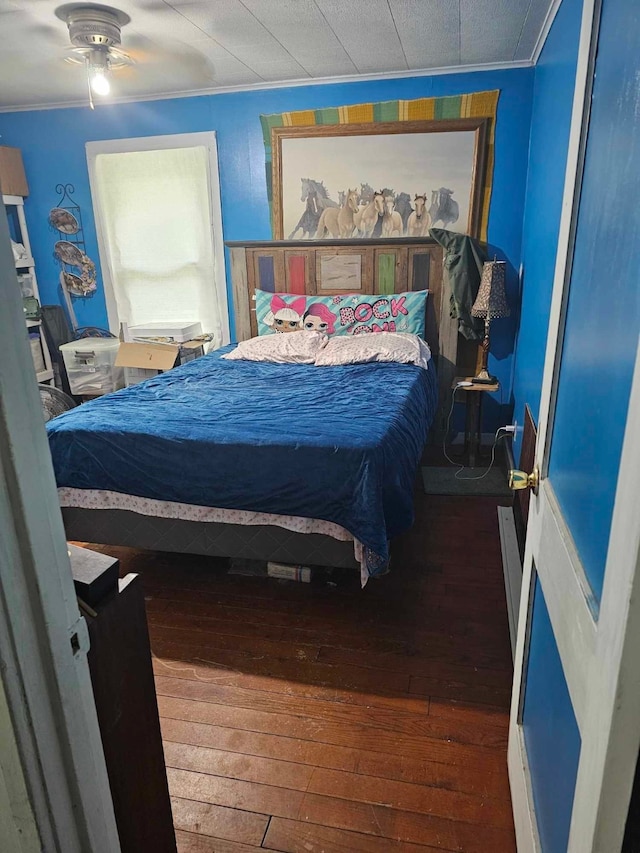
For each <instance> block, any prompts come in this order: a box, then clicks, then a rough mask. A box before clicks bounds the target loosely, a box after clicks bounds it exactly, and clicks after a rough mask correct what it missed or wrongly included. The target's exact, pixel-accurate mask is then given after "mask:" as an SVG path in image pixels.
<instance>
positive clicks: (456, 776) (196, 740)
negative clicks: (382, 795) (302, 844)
mask: <svg viewBox="0 0 640 853" xmlns="http://www.w3.org/2000/svg"><path fill="white" fill-rule="evenodd" d="M161 724H162V733H163V737H164V738H165V741H171V742H174V743H177V744H182V745H190V746H200V747H202V748H217V749H218V750H223V751H227V752H232V753H239V754H241V755H248V756H254V755H255V756H257V757H259V758H274V759H276V760H283V761H290V762H293V763H299V764H306V765H309V766H311V767H325V768H327V769H328V770H344V771H346V772H348V773H358V774H361V775H364V776H375V777H376V778H379V779H395V780H398V781H399V782H413V783H415V784H420V785H432V786H435V787H438V788H447V789H449V790H452V791H462V792H466V793H469V794H479V795H481V796H492V797H497V798H502V799H506V800H508V799H509V783H508V780H507V777H506V774H505V773H504V767H503V766H502V765H500V766H498V767H496V768H495V769H494V770H493V771H491V770H490V768H489V767H488V766H487V765H486V764H484V763H480V762H479V763H478V766H477V767H475V768H474V767H473V766H472V765H470V764H468V763H463V764H461V765H457V766H456V765H451V764H442V763H438V762H433V761H428V760H427V759H425V758H424V757H419V758H416V757H409V756H403V755H390V754H388V753H382V752H375V751H371V750H364V749H355V748H353V747H342V746H335V745H333V744H326V743H313V742H311V741H301V740H299V739H297V738H291V737H281V736H279V735H270V734H263V733H261V732H250V731H245V730H243V729H231V728H224V727H222V726H209V725H205V724H202V723H190V722H185V721H183V720H172V719H170V718H163V719H162V720H161ZM184 769H189V768H184Z"/></svg>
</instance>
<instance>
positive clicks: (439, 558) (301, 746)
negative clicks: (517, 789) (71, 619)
mask: <svg viewBox="0 0 640 853" xmlns="http://www.w3.org/2000/svg"><path fill="white" fill-rule="evenodd" d="M427 455H428V454H427ZM436 455H437V454H436ZM415 503H416V523H415V525H414V526H413V528H412V529H411V530H409V531H407V532H406V533H405V534H403V535H402V536H401V537H398V539H396V540H395V541H394V542H393V546H392V566H393V568H392V571H391V573H390V574H388V575H387V576H385V577H383V578H379V579H375V580H372V581H371V582H370V583H368V584H367V586H366V588H365V589H364V590H362V589H360V584H359V578H358V575H357V573H350V572H339V571H337V572H333V573H331V574H330V575H322V574H321V573H320V574H318V575H316V578H315V580H314V581H313V582H312V583H310V584H303V583H295V582H285V581H278V580H276V579H273V578H258V577H243V576H237V575H232V574H229V573H227V565H226V563H225V561H223V560H220V559H214V558H206V557H201V556H196V555H178V554H163V553H160V552H138V551H133V550H131V549H125V548H117V549H113V548H107V547H106V546H105V547H104V548H103V549H102V550H103V551H104V552H105V553H114V554H115V555H117V556H118V557H119V559H120V560H121V568H122V571H123V573H127V572H140V573H141V575H142V581H143V585H144V589H145V598H146V601H147V615H148V621H149V633H150V638H151V643H152V652H153V655H154V661H153V666H154V674H155V678H156V685H157V692H158V706H159V711H160V715H161V727H162V734H163V738H164V748H165V759H166V763H167V768H168V770H167V773H168V779H169V784H170V792H171V795H172V798H173V809H174V823H175V825H176V828H177V843H178V850H179V853H256V851H262V853H267V852H268V853H435V851H451V852H452V851H456V853H515V840H514V831H513V824H512V818H511V812H510V799H509V782H508V777H507V770H506V741H507V733H508V721H509V702H510V686H511V677H512V673H511V652H510V644H509V629H508V621H507V615H506V605H505V596H504V581H503V573H502V565H501V558H500V544H499V537H498V525H497V513H496V505H497V503H498V501H497V500H496V499H494V498H484V497H480V498H477V497H474V498H469V497H465V496H451V497H437V496H426V495H424V494H422V491H421V490H419V491H416V494H415ZM460 531H464V535H461V533H460Z"/></svg>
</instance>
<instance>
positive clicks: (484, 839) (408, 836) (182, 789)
mask: <svg viewBox="0 0 640 853" xmlns="http://www.w3.org/2000/svg"><path fill="white" fill-rule="evenodd" d="M167 776H168V779H169V790H170V792H171V795H172V796H173V797H181V798H184V799H193V800H198V801H200V802H204V803H212V804H214V805H224V806H228V807H232V808H233V807H235V808H238V809H242V810H243V811H255V812H258V813H267V814H270V815H273V816H274V817H284V818H289V819H292V820H300V821H307V822H310V823H317V824H320V825H321V826H330V827H333V828H335V829H348V830H351V831H353V832H361V833H365V834H368V835H376V836H381V837H383V838H390V839H394V840H398V841H409V842H412V843H414V844H425V845H432V846H435V847H441V848H444V849H445V850H458V849H462V850H464V851H466V853H487V851H489V850H492V851H493V850H496V851H497V850H499V851H501V853H510V852H511V851H512V850H514V849H515V848H514V844H513V830H512V828H511V827H510V828H505V829H503V828H499V827H493V826H489V825H487V824H486V823H485V822H480V823H469V822H466V821H461V820H455V821H453V820H449V819H447V818H442V817H440V816H437V815H427V814H418V813H415V812H409V811H405V810H399V809H395V808H391V807H390V806H387V805H384V804H370V803H360V802H356V801H353V800H347V799H338V798H336V797H330V796H321V795H318V794H310V793H306V794H305V793H303V792H299V791H291V790H287V789H284V788H276V787H273V786H271V785H258V784H255V783H253V782H241V781H238V780H235V779H222V778H220V777H217V776H209V775H206V774H202V773H193V772H190V771H185V770H174V769H171V768H169V769H168V770H167Z"/></svg>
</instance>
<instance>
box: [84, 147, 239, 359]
mask: <svg viewBox="0 0 640 853" xmlns="http://www.w3.org/2000/svg"><path fill="white" fill-rule="evenodd" d="M87 159H88V162H89V174H90V179H91V194H92V198H93V207H94V213H95V218H96V226H97V229H98V243H99V251H100V262H101V265H102V276H103V281H104V286H105V296H106V300H107V311H108V315H109V327H110V329H111V331H113V332H114V333H116V334H117V333H118V331H119V328H120V323H127V324H128V325H138V324H142V323H149V322H154V321H167V322H176V321H177V322H181V321H189V322H194V321H199V322H200V323H201V324H202V330H203V332H211V333H213V335H214V342H213V343H214V345H215V346H220V345H221V344H223V343H227V342H228V341H229V319H228V310H227V294H226V282H225V273H224V254H223V245H222V221H221V213H220V191H219V185H218V169H217V155H216V144H215V134H213V133H198V134H185V135H178V136H162V137H149V138H143V139H119V140H113V141H110V142H90V143H88V144H87Z"/></svg>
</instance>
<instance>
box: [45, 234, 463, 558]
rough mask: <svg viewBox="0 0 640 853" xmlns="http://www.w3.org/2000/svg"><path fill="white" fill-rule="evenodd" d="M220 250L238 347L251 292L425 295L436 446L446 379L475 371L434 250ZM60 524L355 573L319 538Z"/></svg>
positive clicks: (81, 536) (74, 535)
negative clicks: (434, 378) (226, 257)
mask: <svg viewBox="0 0 640 853" xmlns="http://www.w3.org/2000/svg"><path fill="white" fill-rule="evenodd" d="M226 245H227V247H228V249H229V254H230V259H231V278H232V286H233V307H234V315H235V330H236V339H237V340H238V341H241V340H246V339H247V338H250V337H252V336H254V335H255V334H257V329H256V320H255V309H254V308H253V297H254V291H255V289H256V287H259V288H260V289H262V290H267V291H276V290H277V291H278V292H288V293H295V294H299V295H302V294H308V295H314V294H318V295H330V294H339V293H345V292H350V293H353V292H361V293H363V294H364V293H379V294H389V293H402V292H406V291H409V290H428V291H429V298H428V299H427V317H426V339H427V342H428V344H429V346H430V347H431V352H432V354H433V357H434V361H435V362H436V367H437V371H438V387H439V400H438V409H437V412H436V416H435V419H434V424H433V427H432V437H433V439H434V440H441V438H442V435H443V431H444V429H445V424H446V415H447V411H448V406H449V404H450V399H451V397H450V394H451V391H450V389H451V383H452V379H453V377H454V376H455V375H456V372H457V371H460V370H464V372H465V373H466V372H467V371H473V370H474V368H475V359H476V356H477V347H473V348H472V349H466V350H465V349H464V347H459V337H458V333H457V324H456V321H455V320H453V319H451V317H450V316H449V295H450V294H449V289H448V286H447V284H446V282H445V280H444V279H443V275H442V257H443V250H442V248H441V247H440V246H439V245H438V244H437V243H436V242H435V241H433V240H423V239H411V238H396V239H392V240H383V239H370V240H335V241H325V240H323V241H315V240H303V241H302V240H301V241H288V240H278V241H268V242H250V243H246V242H245V243H238V242H232V243H226ZM341 270H344V271H345V273H348V274H349V285H348V288H345V287H344V286H343V287H340V286H339V285H340V283H341V281H340V271H341ZM358 273H359V274H358ZM445 278H446V277H445ZM336 284H337V286H336ZM462 340H463V339H461V338H460V343H462ZM461 356H462V358H463V359H464V361H463V363H462V365H461ZM62 515H63V519H64V524H65V529H66V533H67V538H68V539H70V540H76V541H82V542H99V543H101V544H105V545H107V544H109V545H124V546H130V547H133V548H148V549H151V550H158V551H176V552H180V553H193V554H204V555H207V556H215V557H233V558H244V559H260V560H276V561H281V562H287V563H294V564H300V563H302V564H305V565H325V566H335V567H341V568H359V566H358V564H357V563H356V560H355V558H354V550H353V542H340V541H337V540H335V539H332V538H331V537H329V536H324V535H321V534H315V533H314V534H302V533H294V532H292V531H288V530H285V529H283V528H280V527H273V526H269V525H261V526H255V527H254V526H250V527H249V526H243V525H236V524H222V523H218V522H202V521H182V520H174V519H166V518H156V517H150V516H144V515H140V514H138V513H134V512H130V511H127V510H113V509H78V508H69V507H65V508H63V510H62Z"/></svg>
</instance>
